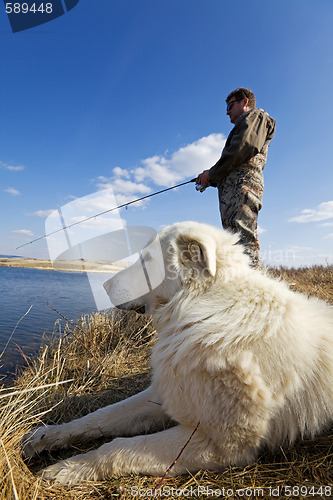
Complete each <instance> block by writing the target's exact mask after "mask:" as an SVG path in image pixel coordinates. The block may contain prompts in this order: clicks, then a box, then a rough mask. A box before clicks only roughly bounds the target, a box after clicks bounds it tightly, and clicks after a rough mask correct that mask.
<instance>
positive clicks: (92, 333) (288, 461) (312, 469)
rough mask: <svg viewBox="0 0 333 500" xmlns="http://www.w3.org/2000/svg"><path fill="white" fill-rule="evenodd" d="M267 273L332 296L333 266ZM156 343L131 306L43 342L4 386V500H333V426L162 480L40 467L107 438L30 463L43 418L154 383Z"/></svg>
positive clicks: (81, 411) (56, 418) (0, 407)
mask: <svg viewBox="0 0 333 500" xmlns="http://www.w3.org/2000/svg"><path fill="white" fill-rule="evenodd" d="M270 273H272V274H273V275H274V276H276V277H278V278H280V279H285V280H287V281H289V282H290V283H291V284H292V287H293V288H294V289H296V290H300V291H303V292H306V293H308V294H311V295H317V296H320V297H321V298H322V299H324V300H327V301H330V302H331V303H333V266H327V267H320V266H318V267H313V268H306V269H291V270H288V269H283V268H280V269H271V270H270ZM153 342H154V332H153V329H152V326H151V324H150V322H149V321H148V320H147V319H145V318H142V317H140V316H137V315H135V314H131V313H119V314H114V315H108V314H94V315H92V316H90V317H83V318H81V320H79V322H78V325H77V327H75V328H74V327H72V326H68V327H67V328H66V329H65V331H63V332H62V334H61V335H60V336H59V333H57V334H55V335H54V336H53V337H52V338H50V339H44V343H43V345H42V347H41V350H40V353H39V354H38V356H37V357H35V358H33V359H30V360H29V363H28V365H27V366H26V367H25V368H24V369H21V370H20V371H19V373H18V374H17V377H16V380H15V381H14V382H13V384H12V386H11V387H2V389H1V390H0V498H1V500H13V499H20V500H26V499H29V500H30V499H53V500H54V499H57V500H60V499H64V500H67V499H73V498H75V499H78V498H80V499H87V500H89V499H101V498H102V499H111V498H124V499H125V498H138V497H139V491H140V498H149V497H151V496H152V495H155V496H156V497H161V496H162V497H163V495H164V497H169V498H185V497H191V496H192V497H193V498H212V497H213V498H217V497H220V498H244V496H247V497H250V496H251V497H256V498H273V497H274V498H333V472H332V470H333V468H332V466H333V429H327V431H326V432H325V433H324V434H323V435H321V436H319V437H318V438H317V439H315V440H311V441H310V440H307V441H304V442H298V443H296V444H295V445H294V446H293V447H292V448H290V449H288V448H281V449H280V450H279V451H278V452H277V453H276V454H275V455H274V456H273V455H270V454H268V453H263V454H262V455H261V456H260V457H259V459H258V460H257V461H256V462H255V463H253V464H251V465H249V466H247V467H245V468H237V467H229V468H227V469H226V470H225V471H224V472H222V473H219V474H217V473H211V472H206V471H200V472H198V473H197V474H195V475H194V476H182V477H178V478H175V479H168V478H166V479H164V480H163V482H162V484H161V485H159V486H158V482H157V481H156V479H154V478H149V477H136V476H129V477H125V478H120V479H114V480H110V481H104V482H100V483H86V484H84V485H81V486H77V487H71V488H67V487H61V486H57V485H54V484H52V483H48V482H46V481H44V480H41V478H40V477H38V476H37V475H36V472H37V471H39V470H40V469H42V468H43V467H44V466H46V465H49V464H50V463H52V462H54V461H56V460H57V459H60V458H64V457H66V456H69V455H72V454H74V453H78V452H79V451H80V452H82V451H88V449H89V447H95V446H98V445H100V444H102V443H103V440H100V441H99V442H98V443H94V444H91V443H89V444H87V448H85V449H80V450H78V449H77V448H76V449H73V448H72V449H70V450H67V451H60V452H57V453H55V452H52V454H43V455H41V456H40V457H37V458H35V459H31V460H30V461H27V460H24V459H23V457H22V454H21V441H22V438H23V436H24V434H25V433H26V432H28V431H29V430H30V429H31V428H33V427H36V426H38V425H41V424H43V423H44V424H57V423H60V422H66V421H70V420H72V419H73V418H78V417H81V416H83V415H85V414H87V413H89V412H91V411H94V410H95V409H97V408H100V407H101V406H105V405H107V404H111V403H113V402H116V401H119V400H121V399H124V398H126V397H128V396H129V395H131V394H134V393H137V392H139V391H140V390H143V389H144V388H145V387H147V386H148V385H149V380H150V372H149V353H150V348H151V345H152V343H153ZM181 447H182V443H180V449H181ZM175 458H176V457H175ZM156 486H157V488H158V489H157V491H155V493H154V491H153V490H154V488H155V487H156ZM288 486H289V487H290V489H288V488H287V489H283V488H286V487H288ZM329 486H332V487H331V489H330V490H329V489H328V488H327V487H329ZM312 487H313V489H311V488H312ZM325 487H326V490H325ZM292 488H294V490H293V489H292ZM320 488H322V489H321V490H320ZM214 491H215V493H214ZM237 492H238V493H237ZM330 492H331V495H329V493H330Z"/></svg>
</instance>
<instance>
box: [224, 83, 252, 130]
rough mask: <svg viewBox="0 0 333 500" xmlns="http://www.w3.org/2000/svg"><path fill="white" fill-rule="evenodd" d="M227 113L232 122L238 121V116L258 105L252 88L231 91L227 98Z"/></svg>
mask: <svg viewBox="0 0 333 500" xmlns="http://www.w3.org/2000/svg"><path fill="white" fill-rule="evenodd" d="M226 103H227V115H228V116H229V117H230V121H231V123H236V120H237V118H238V117H239V116H240V115H242V114H243V113H245V112H246V111H250V109H253V108H254V107H255V105H256V98H255V96H254V94H253V92H251V90H250V89H245V88H239V89H236V90H233V91H232V92H230V94H229V95H228V97H227V98H226Z"/></svg>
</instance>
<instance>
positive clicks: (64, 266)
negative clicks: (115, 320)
mask: <svg viewBox="0 0 333 500" xmlns="http://www.w3.org/2000/svg"><path fill="white" fill-rule="evenodd" d="M130 265H131V262H117V263H110V262H106V261H84V260H55V261H53V262H51V261H50V260H47V259H33V258H26V257H1V258H0V267H21V268H27V269H39V270H44V271H62V272H66V271H67V272H75V273H86V272H90V273H110V274H115V273H117V272H118V271H121V270H122V269H125V268H126V267H128V266H130Z"/></svg>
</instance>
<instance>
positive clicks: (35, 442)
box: [22, 425, 66, 458]
mask: <svg viewBox="0 0 333 500" xmlns="http://www.w3.org/2000/svg"><path fill="white" fill-rule="evenodd" d="M58 427H59V426H57V425H49V426H45V427H39V428H38V429H34V430H32V431H31V432H28V433H27V434H25V436H24V437H23V439H22V450H23V454H24V455H25V456H26V457H27V458H31V457H33V456H34V455H37V454H38V453H41V452H42V451H43V450H51V449H54V448H62V447H66V442H64V439H63V438H61V435H60V434H59V431H58Z"/></svg>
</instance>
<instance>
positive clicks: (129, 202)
mask: <svg viewBox="0 0 333 500" xmlns="http://www.w3.org/2000/svg"><path fill="white" fill-rule="evenodd" d="M195 181H196V179H191V180H190V181H186V182H182V183H181V184H176V185H175V186H171V187H169V188H166V189H162V190H161V191H156V193H151V194H147V195H146V196H142V198H136V199H135V200H132V201H128V202H127V203H123V204H122V205H118V206H117V207H114V208H109V209H108V210H104V212H100V213H99V214H95V215H91V216H90V217H86V218H85V219H82V220H80V221H77V222H73V224H69V225H68V226H64V227H62V228H61V229H57V230H56V231H52V232H51V233H48V234H44V236H39V238H35V239H34V240H31V241H28V243H24V244H23V245H20V246H19V247H16V250H18V249H19V248H22V247H25V246H26V245H30V244H31V243H35V241H39V240H43V239H44V238H48V237H49V236H52V235H53V234H56V233H59V232H60V231H65V230H66V229H70V228H71V227H74V226H77V225H78V224H82V223H83V222H87V221H88V220H91V219H96V218H97V217H100V216H101V215H105V214H107V213H110V212H113V211H114V210H118V209H119V208H124V207H126V208H127V207H128V205H132V203H137V202H138V201H142V200H146V199H147V198H151V197H152V196H156V195H157V194H162V193H165V192H166V191H170V190H171V189H175V188H178V187H180V186H185V184H190V182H195Z"/></svg>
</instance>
